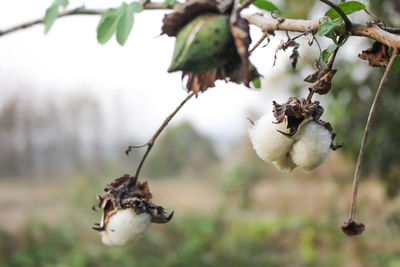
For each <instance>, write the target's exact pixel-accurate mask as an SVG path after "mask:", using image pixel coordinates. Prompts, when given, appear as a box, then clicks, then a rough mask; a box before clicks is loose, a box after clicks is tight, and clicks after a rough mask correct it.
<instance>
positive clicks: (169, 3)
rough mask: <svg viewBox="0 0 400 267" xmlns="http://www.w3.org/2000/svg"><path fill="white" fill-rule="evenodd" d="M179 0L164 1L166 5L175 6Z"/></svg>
mask: <svg viewBox="0 0 400 267" xmlns="http://www.w3.org/2000/svg"><path fill="white" fill-rule="evenodd" d="M176 2H177V0H165V1H164V2H163V6H164V7H173V6H174V5H175V4H176Z"/></svg>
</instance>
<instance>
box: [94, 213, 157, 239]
mask: <svg viewBox="0 0 400 267" xmlns="http://www.w3.org/2000/svg"><path fill="white" fill-rule="evenodd" d="M150 222H151V216H150V215H149V214H147V213H141V214H136V213H135V212H134V211H133V209H123V210H118V211H117V212H116V213H114V214H113V215H111V217H110V218H109V219H108V222H107V224H106V225H105V227H104V231H101V232H100V235H101V241H102V242H103V243H104V244H105V245H108V246H122V245H125V244H126V243H128V242H131V241H134V240H137V239H139V238H140V237H142V236H143V235H144V234H145V233H146V232H147V231H148V230H149V228H150Z"/></svg>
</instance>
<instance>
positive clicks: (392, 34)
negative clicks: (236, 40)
mask: <svg viewBox="0 0 400 267" xmlns="http://www.w3.org/2000/svg"><path fill="white" fill-rule="evenodd" d="M179 6H180V4H178V3H177V4H175V5H174V6H172V7H171V6H164V5H163V4H160V3H152V2H146V3H144V8H145V9H147V10H154V9H174V8H178V7H179ZM104 12H105V10H103V9H86V8H76V9H72V10H69V11H64V12H61V13H60V14H59V15H58V17H67V16H74V15H101V14H103V13H104ZM241 15H242V17H243V18H244V19H246V20H247V21H248V22H249V23H250V24H252V25H255V26H257V27H259V28H260V29H261V30H262V31H264V32H272V31H290V32H306V31H313V32H316V31H318V29H319V27H320V25H321V20H320V19H315V20H302V19H272V18H266V17H264V16H262V15H259V14H241ZM42 23H43V19H36V20H33V21H29V22H25V23H21V24H19V25H16V26H13V27H10V28H8V29H5V30H1V29H0V37H1V36H4V35H6V34H9V33H12V32H15V31H18V30H21V29H25V28H29V27H32V26H34V25H37V24H42ZM398 32H400V30H399V29H393V28H381V27H380V26H378V25H375V24H371V25H357V24H352V28H351V32H350V33H351V35H353V36H360V37H366V38H369V39H373V40H376V41H378V42H381V43H383V44H385V45H387V46H389V47H393V48H397V49H398V48H400V35H398V34H396V33H398Z"/></svg>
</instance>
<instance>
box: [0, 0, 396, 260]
mask: <svg viewBox="0 0 400 267" xmlns="http://www.w3.org/2000/svg"><path fill="white" fill-rule="evenodd" d="M274 3H275V4H277V5H278V6H279V7H280V8H281V10H283V14H282V15H283V16H284V17H290V18H318V17H321V16H322V15H323V13H324V11H325V10H326V9H327V8H326V7H325V6H324V5H322V4H320V3H319V2H316V1H314V0H305V1H301V4H300V3H299V1H295V0H284V1H274ZM50 4H51V1H47V0H46V1H40V2H37V1H28V0H19V1H2V2H0V30H1V29H5V28H8V27H9V26H13V25H16V24H18V23H21V22H25V21H28V20H30V19H34V18H38V17H42V16H43V14H44V11H45V9H46V8H47V7H48V6H49V5H50ZM82 4H85V5H86V6H87V7H88V8H108V7H114V6H118V5H119V4H120V1H105V0H102V1H73V0H71V1H70V7H71V8H72V7H75V6H81V5H82ZM370 9H371V10H372V11H374V13H376V14H377V15H378V16H379V17H381V18H382V19H384V20H385V22H386V23H387V24H388V25H391V26H394V27H396V26H397V27H399V26H400V9H399V2H398V1H397V0H379V1H378V0H377V1H371V8H370ZM164 14H165V11H146V12H143V13H142V14H139V15H137V16H136V17H135V19H136V20H135V26H134V29H133V31H132V33H131V36H130V38H129V40H128V42H127V43H126V44H125V46H124V47H120V46H119V45H118V44H117V43H116V42H115V40H111V41H110V42H108V43H107V44H105V45H103V46H102V45H99V44H98V43H97V41H96V33H95V28H96V24H97V22H98V20H99V17H97V16H76V17H69V18H63V19H59V20H57V21H56V23H55V24H54V26H53V28H52V30H51V31H50V33H49V34H47V35H46V36H45V35H44V34H43V32H44V27H43V26H41V25H40V26H35V27H32V28H30V29H26V30H22V31H20V32H15V33H13V34H9V35H5V36H2V37H0V93H1V98H0V210H1V213H0V265H1V266H110V265H119V266H400V197H399V196H398V190H399V186H400V177H399V176H400V166H399V160H400V152H399V151H400V143H399V142H400V141H399V140H400V138H399V137H400V130H399V129H400V127H398V126H399V125H400V121H399V120H400V114H399V112H400V98H399V90H398V85H399V84H400V77H399V75H398V73H391V74H390V77H389V80H388V83H387V85H386V86H385V89H384V94H383V95H382V98H381V101H380V104H379V106H378V112H377V114H376V117H375V120H374V123H373V126H372V127H373V128H372V131H371V134H370V139H369V142H368V146H367V153H366V158H365V164H364V166H363V169H362V181H361V184H360V192H359V208H358V214H357V219H358V220H359V221H362V222H364V223H365V224H366V231H365V232H364V233H363V234H362V235H361V236H358V237H353V238H349V237H347V236H345V235H344V234H343V233H342V232H341V229H340V225H341V224H342V223H343V222H344V221H345V219H346V218H347V213H348V208H349V205H350V197H351V185H352V177H353V171H354V166H355V161H356V157H357V153H358V149H359V145H360V140H361V136H362V130H363V128H364V125H365V121H366V118H367V115H368V110H369V107H370V104H371V102H372V99H373V96H374V94H375V91H376V88H377V86H378V83H379V80H380V76H381V75H382V70H381V69H375V68H374V69H372V68H370V67H368V64H367V63H366V62H363V61H362V60H361V59H359V58H358V57H357V55H358V53H360V52H361V51H362V50H365V49H366V48H368V47H369V46H370V45H371V42H370V41H368V40H363V39H361V38H357V37H355V38H351V40H350V41H349V42H348V43H346V45H345V46H344V47H343V48H342V49H341V50H340V52H339V56H338V60H337V62H336V63H335V66H336V68H337V69H338V70H339V71H338V73H337V75H336V77H335V78H334V84H333V88H332V91H331V93H330V94H329V95H326V96H321V97H316V99H318V100H319V101H321V103H323V106H324V107H325V110H326V112H325V114H324V119H326V120H328V121H330V122H332V124H333V125H334V128H335V131H336V132H337V134H338V136H337V138H338V141H339V142H344V144H345V146H344V148H343V149H341V150H339V151H336V152H332V153H331V155H330V157H329V159H328V161H327V162H326V163H325V164H324V165H323V166H321V167H319V168H317V169H316V170H314V171H312V172H310V173H304V172H302V171H299V170H295V171H293V172H292V173H290V174H284V173H279V172H278V171H276V170H275V169H274V168H273V166H272V165H269V164H267V163H265V162H263V161H261V160H260V159H258V158H257V157H256V155H255V153H254V151H253V150H252V148H251V145H250V143H249V140H248V137H247V128H248V127H250V125H249V122H248V121H247V120H246V118H247V117H250V118H252V119H254V120H256V119H257V118H258V117H259V116H261V115H262V114H263V113H265V112H269V111H270V110H271V102H272V100H276V101H277V102H284V101H285V100H286V99H287V98H288V97H289V96H291V95H293V96H297V97H304V96H305V95H306V93H307V84H306V83H304V82H303V78H304V77H305V76H306V75H308V74H310V73H311V72H312V71H313V69H312V62H313V60H314V59H315V58H317V57H318V48H317V47H316V46H312V47H309V46H308V45H307V41H308V40H309V39H310V37H305V38H300V42H301V44H302V45H301V47H300V50H299V51H300V60H299V63H298V67H297V69H296V70H292V69H291V66H290V60H289V55H290V51H289V52H286V53H284V52H279V53H278V60H277V64H276V66H275V67H272V62H273V57H274V52H275V48H276V47H277V46H278V44H279V42H280V40H281V39H284V38H286V35H285V33H283V34H282V33H277V35H276V36H275V37H274V38H272V39H271V42H270V43H269V44H268V45H267V46H266V47H264V48H261V47H260V48H259V49H258V50H256V52H254V54H253V55H252V61H253V62H254V64H255V65H256V66H257V67H258V68H259V70H260V72H261V73H262V74H263V76H264V79H263V81H262V89H260V90H254V89H253V90H249V89H246V88H244V87H243V86H240V85H235V84H225V83H224V82H219V83H217V86H216V88H212V89H210V90H208V91H207V92H205V93H204V94H200V95H199V96H198V98H196V99H192V100H191V101H190V102H189V103H188V104H187V105H186V106H185V107H184V108H183V109H182V110H181V112H180V113H179V114H178V115H177V117H176V118H175V119H174V120H173V122H172V123H171V125H170V126H169V127H168V128H167V130H166V131H165V132H164V133H163V135H162V136H161V137H160V139H159V140H158V141H157V143H156V145H155V147H154V150H153V151H152V152H151V154H150V158H149V159H148V161H147V162H146V163H145V167H144V170H143V172H142V174H141V179H142V180H147V181H148V182H149V186H150V189H151V191H152V193H153V196H154V202H155V203H156V204H159V205H162V206H164V207H167V208H168V209H169V210H170V211H172V210H174V211H175V216H174V218H173V220H172V221H171V222H170V223H169V224H166V225H153V227H152V230H151V231H150V232H149V233H148V234H147V235H146V236H145V237H144V238H143V239H141V240H140V241H138V242H136V243H134V244H131V245H129V246H125V247H117V248H109V247H106V246H104V245H102V244H101V242H100V237H99V236H98V233H97V232H95V231H93V230H91V226H92V224H93V223H94V222H98V221H99V219H100V216H101V214H99V213H96V212H94V211H92V210H91V206H92V205H93V204H96V194H98V193H100V192H102V190H103V189H104V186H105V185H106V184H107V183H109V182H110V181H111V180H112V179H114V178H117V177H119V176H121V175H122V174H124V173H133V172H134V171H135V168H136V166H137V163H138V160H139V159H140V155H141V153H143V151H140V150H137V151H135V152H134V153H133V155H131V156H126V155H125V154H124V151H125V148H126V147H127V146H128V145H132V144H142V143H145V142H146V141H147V139H148V138H150V136H151V135H152V133H153V132H154V131H155V130H156V129H157V128H158V126H159V125H160V124H161V122H162V121H163V119H164V118H165V117H166V116H167V115H168V114H169V113H170V112H171V111H172V110H173V109H174V107H175V106H176V105H177V104H178V103H179V102H180V101H181V100H182V99H183V98H184V97H185V96H186V92H185V90H184V89H183V85H182V82H181V81H180V74H179V73H174V74H167V73H166V69H167V68H168V65H169V61H170V58H171V56H172V49H173V45H174V40H173V39H171V38H167V37H166V36H159V34H160V28H161V19H162V17H163V15H164ZM352 19H354V20H355V21H356V22H357V21H358V22H366V21H368V20H370V19H369V18H368V17H367V16H365V15H364V14H361V13H357V14H355V15H352ZM251 30H252V36H253V40H257V39H258V38H259V37H260V36H261V33H260V31H259V30H258V29H256V28H251ZM320 43H321V46H322V48H325V47H327V46H328V45H329V41H328V40H320Z"/></svg>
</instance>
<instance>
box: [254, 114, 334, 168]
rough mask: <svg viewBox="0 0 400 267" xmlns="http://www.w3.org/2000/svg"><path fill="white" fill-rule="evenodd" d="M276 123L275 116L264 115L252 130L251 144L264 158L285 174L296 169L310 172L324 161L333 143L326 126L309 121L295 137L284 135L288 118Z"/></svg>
mask: <svg viewBox="0 0 400 267" xmlns="http://www.w3.org/2000/svg"><path fill="white" fill-rule="evenodd" d="M274 121H275V117H274V116H273V114H272V113H268V114H265V115H264V116H262V117H261V119H260V120H258V121H257V122H256V123H255V124H254V127H253V128H251V129H250V130H249V136H250V140H251V143H252V144H253V147H254V149H255V151H256V153H257V155H258V156H259V157H260V158H261V159H263V160H265V161H267V162H271V163H273V164H274V166H275V167H276V168H277V169H278V170H281V171H285V172H290V171H292V170H293V169H294V168H296V167H299V168H302V169H304V170H306V171H309V170H312V169H314V168H316V167H318V166H319V165H321V164H322V163H324V162H325V160H326V158H327V157H328V155H329V152H330V150H331V149H330V147H331V144H332V133H331V132H330V131H329V130H328V129H327V128H326V127H325V126H323V125H321V124H320V123H318V122H316V121H314V120H311V119H310V118H307V119H304V120H303V122H302V123H300V124H299V125H298V129H297V132H296V133H295V134H294V135H293V136H288V135H285V134H284V133H288V131H289V129H288V128H287V121H288V119H287V118H286V119H285V120H284V121H283V122H281V123H274ZM278 130H279V131H280V132H279V131H278Z"/></svg>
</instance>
